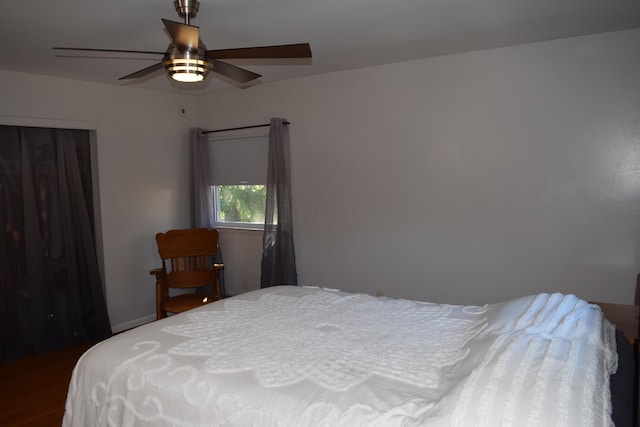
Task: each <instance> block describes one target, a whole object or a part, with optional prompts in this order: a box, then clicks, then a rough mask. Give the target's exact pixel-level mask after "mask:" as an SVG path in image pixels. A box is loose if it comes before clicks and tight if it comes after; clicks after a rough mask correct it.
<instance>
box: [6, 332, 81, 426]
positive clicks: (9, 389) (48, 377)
mask: <svg viewBox="0 0 640 427" xmlns="http://www.w3.org/2000/svg"><path fill="white" fill-rule="evenodd" d="M89 347H91V345H89V344H74V345H71V346H69V347H67V348H65V349H63V350H58V351H55V352H52V353H48V354H45V355H33V354H32V355H27V356H24V357H22V358H20V359H16V360H12V361H9V362H4V363H0V426H3V427H9V426H11V427H13V426H29V427H50V426H51V427H52V426H60V424H61V423H62V416H63V414H64V404H65V400H66V397H67V389H68V387H69V380H70V379H71V371H72V370H73V367H74V366H75V364H76V361H77V360H78V358H79V357H80V356H81V355H82V353H84V352H85V351H86V350H87V349H88V348H89Z"/></svg>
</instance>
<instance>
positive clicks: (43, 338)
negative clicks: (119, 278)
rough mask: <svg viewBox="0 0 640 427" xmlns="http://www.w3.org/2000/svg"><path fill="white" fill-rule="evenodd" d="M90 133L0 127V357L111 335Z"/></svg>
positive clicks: (8, 357)
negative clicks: (99, 247) (95, 209)
mask: <svg viewBox="0 0 640 427" xmlns="http://www.w3.org/2000/svg"><path fill="white" fill-rule="evenodd" d="M92 200H93V195H92V184H91V156H90V131H83V130H64V129H45V128H24V127H14V126H0V225H1V227H2V228H1V229H0V360H7V359H11V358H13V357H16V356H19V355H20V354H22V353H23V352H25V351H34V352H36V353H44V352H47V351H51V350H54V349H58V348H62V347H64V346H65V345H67V344H70V343H73V342H96V341H100V340H102V339H105V338H107V337H109V336H110V335H111V326H110V322H109V318H108V314H107V308H106V303H105V298H104V294H103V290H102V280H101V278H100V275H99V271H98V263H97V257H96V251H95V239H94V232H93V230H94V219H93V208H92Z"/></svg>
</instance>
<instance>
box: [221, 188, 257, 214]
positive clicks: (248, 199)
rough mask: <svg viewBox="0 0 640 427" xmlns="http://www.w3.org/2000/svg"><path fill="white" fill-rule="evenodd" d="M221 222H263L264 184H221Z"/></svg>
mask: <svg viewBox="0 0 640 427" xmlns="http://www.w3.org/2000/svg"><path fill="white" fill-rule="evenodd" d="M219 189H220V218H219V220H220V221H222V222H253V223H264V210H265V201H266V198H267V189H266V186H264V185H221V186H220V187H219Z"/></svg>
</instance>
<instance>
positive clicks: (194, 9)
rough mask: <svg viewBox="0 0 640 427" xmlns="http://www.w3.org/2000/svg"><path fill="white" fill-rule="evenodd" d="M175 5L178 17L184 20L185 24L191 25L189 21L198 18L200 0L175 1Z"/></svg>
mask: <svg viewBox="0 0 640 427" xmlns="http://www.w3.org/2000/svg"><path fill="white" fill-rule="evenodd" d="M173 4H174V6H175V7H176V12H178V15H180V16H181V17H183V18H184V23H185V24H189V20H190V19H193V18H195V17H196V15H197V14H198V9H199V8H200V2H199V1H198V0H174V2H173Z"/></svg>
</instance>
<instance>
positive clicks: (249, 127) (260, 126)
mask: <svg viewBox="0 0 640 427" xmlns="http://www.w3.org/2000/svg"><path fill="white" fill-rule="evenodd" d="M282 124H283V125H289V124H291V123H289V122H286V121H284V122H282ZM267 126H271V123H265V124H262V125H253V126H240V127H238V128H227V129H214V130H206V131H204V132H202V134H203V135H206V134H208V133H215V132H225V131H228V130H241V129H253V128H264V127H267Z"/></svg>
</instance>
